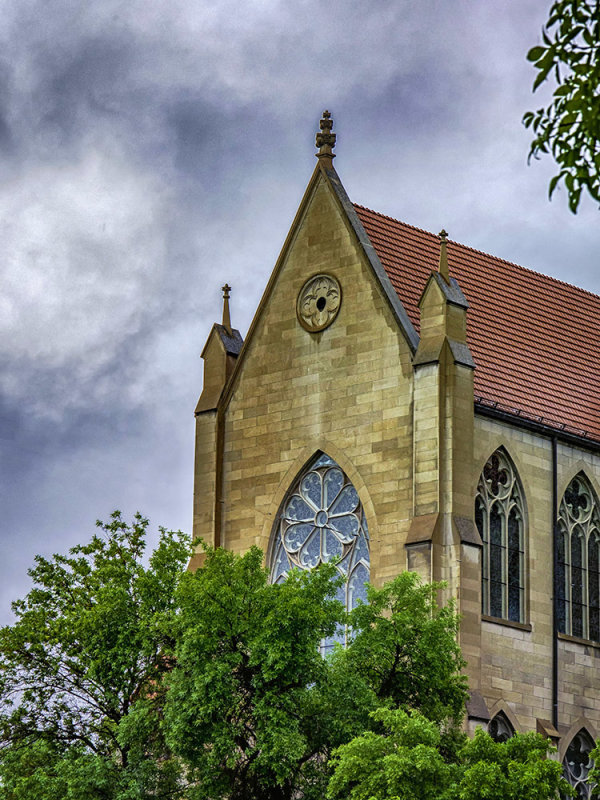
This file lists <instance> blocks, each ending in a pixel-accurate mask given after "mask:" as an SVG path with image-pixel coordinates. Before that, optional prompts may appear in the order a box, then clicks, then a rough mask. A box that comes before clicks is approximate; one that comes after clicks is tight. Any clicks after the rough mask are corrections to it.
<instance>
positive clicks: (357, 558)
mask: <svg viewBox="0 0 600 800" xmlns="http://www.w3.org/2000/svg"><path fill="white" fill-rule="evenodd" d="M271 553H272V556H271V581H272V582H273V583H279V582H281V581H284V580H285V579H286V577H287V574H288V571H289V570H290V569H291V568H292V567H299V568H300V569H313V568H314V567H316V566H317V565H318V564H320V563H322V562H327V561H331V560H332V559H336V560H337V564H336V567H337V570H338V572H339V573H340V575H342V576H343V577H344V583H343V584H342V586H341V587H340V588H339V589H338V599H339V600H341V601H342V602H343V603H344V605H345V607H346V608H347V609H348V610H350V609H352V608H354V607H355V606H356V605H357V603H358V601H359V600H362V601H363V602H366V599H367V595H366V584H367V583H368V581H369V569H370V559H369V531H368V528H367V520H366V518H365V514H364V511H363V508H362V505H361V503H360V499H359V497H358V492H357V491H356V489H355V488H354V486H353V485H352V483H351V482H350V481H349V480H348V478H347V476H346V475H345V473H344V472H343V470H342V469H340V467H339V466H338V464H336V462H335V461H334V460H333V459H331V458H330V457H329V456H327V455H325V454H324V453H323V454H321V455H319V456H318V457H316V458H315V459H314V461H313V462H312V463H311V464H310V465H309V466H308V467H307V468H306V469H305V470H304V471H303V472H302V474H301V475H300V476H299V477H298V478H297V479H296V481H295V482H294V484H293V485H292V488H291V489H290V491H289V492H288V494H287V497H286V499H285V500H284V502H283V505H282V507H281V510H280V512H279V515H278V517H277V520H276V523H275V529H274V541H273V544H272V548H271ZM346 638H347V631H339V632H338V634H337V635H336V636H335V637H333V638H332V639H331V640H330V641H329V640H327V641H325V642H324V643H323V649H324V650H325V651H326V650H329V649H330V648H331V647H333V642H334V641H336V640H337V641H341V642H342V643H343V644H345V643H346Z"/></svg>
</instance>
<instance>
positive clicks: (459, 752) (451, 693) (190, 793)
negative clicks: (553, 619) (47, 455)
mask: <svg viewBox="0 0 600 800" xmlns="http://www.w3.org/2000/svg"><path fill="white" fill-rule="evenodd" d="M101 528H102V531H101V534H100V535H97V536H94V537H93V539H92V540H91V542H90V543H89V544H87V545H84V546H81V547H76V548H73V549H72V550H71V551H70V552H69V554H68V555H67V556H59V555H56V556H54V557H53V558H52V559H44V558H38V559H37V560H36V565H35V567H34V568H33V569H32V570H31V573H30V574H31V577H32V579H33V582H34V588H33V589H32V590H31V591H30V592H29V594H28V595H27V596H26V597H25V599H24V600H21V601H18V602H17V603H15V604H14V606H13V607H14V611H15V616H16V621H15V623H14V624H13V625H12V626H7V627H5V628H3V629H2V630H0V690H1V693H2V700H1V704H0V732H1V741H0V800H25V798H27V800H29V798H31V797H35V798H36V800H59V799H60V800H63V799H64V800H151V798H156V799H158V798H165V800H166V798H169V799H170V800H299V798H302V800H317V799H318V800H322V798H324V797H326V795H327V792H328V786H329V796H330V797H331V798H337V797H342V796H344V797H346V796H347V797H349V798H354V800H363V798H364V799H365V800H366V799H367V798H369V800H371V799H372V798H374V799H375V800H400V799H401V798H404V797H411V798H417V799H418V798H419V797H428V798H429V797H430V798H432V800H435V798H438V797H439V798H440V800H441V798H443V800H459V798H460V799H461V800H476V798H480V797H481V798H484V797H488V796H489V797H492V796H493V797H496V796H497V797H500V798H512V797H517V796H518V797H519V798H521V800H522V798H525V800H545V799H546V798H547V797H550V796H552V795H551V794H548V793H546V794H544V792H545V791H546V789H545V788H544V787H550V788H548V792H549V791H550V789H551V788H552V787H555V786H556V785H557V784H556V780H557V778H556V775H557V774H558V773H557V770H558V772H560V766H559V765H557V764H556V763H555V762H546V761H545V760H544V757H545V754H546V752H547V745H546V743H545V742H543V740H541V739H539V738H535V737H534V738H530V739H527V738H526V737H525V738H522V737H521V738H519V737H517V738H516V739H515V740H514V742H513V743H512V744H511V745H510V747H509V746H507V747H504V748H502V747H500V746H497V745H495V744H494V743H493V742H491V740H490V739H489V737H487V738H481V736H477V737H476V738H475V739H474V740H473V742H469V741H468V740H466V738H465V737H464V735H463V734H462V733H461V732H460V724H459V723H460V721H461V718H462V715H463V713H464V702H465V698H466V682H465V678H464V677H463V676H462V675H461V669H462V667H463V660H462V657H461V654H460V650H459V648H458V645H457V631H458V617H457V614H456V612H455V609H454V606H453V605H452V604H450V605H448V606H446V607H439V606H438V604H437V602H436V596H437V593H438V591H439V588H440V587H439V586H436V585H433V586H428V585H424V584H422V583H421V582H420V581H419V579H418V578H417V576H416V575H414V574H412V573H405V574H402V575H399V576H398V577H397V578H396V579H395V580H393V581H391V582H390V583H389V584H387V585H385V586H384V587H382V588H380V589H375V588H373V587H369V589H368V601H369V602H368V604H366V605H359V607H358V608H356V609H354V610H353V611H352V612H351V613H350V614H347V613H346V612H345V610H344V608H343V607H342V605H341V603H340V602H339V601H338V600H337V599H336V592H337V587H338V583H339V578H336V576H337V575H338V573H337V571H336V569H335V566H333V565H331V564H329V565H328V564H323V565H321V566H320V567H319V568H317V569H315V570H313V571H310V572H306V571H295V570H292V572H291V573H290V575H289V577H288V578H287V580H286V581H285V582H284V583H282V584H279V585H273V584H270V583H269V579H268V573H267V571H266V570H265V568H264V567H263V554H262V553H261V551H260V550H258V549H257V548H251V549H250V550H249V551H248V552H247V553H246V554H244V555H234V554H233V553H231V552H227V551H224V550H213V549H211V548H206V553H205V561H204V564H203V566H202V567H201V568H200V569H198V570H197V571H196V572H195V573H191V572H185V571H184V566H185V563H186V561H187V559H188V556H189V554H190V542H189V539H188V538H187V537H185V536H184V535H183V534H175V533H169V532H166V531H162V533H161V538H160V542H159V545H158V547H157V549H156V550H155V551H154V553H153V554H152V555H151V556H150V558H149V560H148V564H147V565H146V566H145V565H144V558H143V556H144V546H145V533H146V528H147V521H146V520H144V519H143V518H142V517H140V516H137V517H136V518H135V519H134V521H133V524H131V525H129V524H127V523H126V522H124V521H123V519H122V518H121V516H120V515H119V514H118V513H115V514H114V515H113V517H112V520H111V521H110V523H109V524H108V525H102V526H101ZM342 633H344V634H345V636H347V638H348V640H349V644H348V646H347V647H346V649H344V648H342V647H341V646H337V647H336V648H335V649H334V651H333V652H332V653H331V654H329V655H328V656H327V657H326V658H323V657H322V656H321V654H320V645H321V644H322V642H323V641H324V640H326V639H330V638H331V637H332V636H338V638H341V637H340V634H342ZM511 741H512V740H511ZM498 748H500V749H498ZM523 765H525V766H523ZM334 768H335V771H334ZM519 770H520V772H519ZM553 781H554V783H553ZM517 782H520V785H521V787H522V789H523V794H519V795H516V794H511V793H510V792H513V790H514V787H515V786H516V785H517ZM492 785H493V786H495V787H496V788H498V787H501V792H502V793H501V794H497V795H496V794H489V793H488V794H485V792H487V791H488V789H487V788H485V787H491V786H492ZM457 787H458V789H457ZM481 787H484V788H483V789H482V788H481ZM459 789H460V792H459V793H458V794H457V793H456V792H457V791H459ZM478 791H479V792H480V793H479V794H477V792H478ZM490 791H491V789H490ZM443 792H446V794H444V793H443ZM452 792H454V794H453V793H452ZM481 792H483V793H481ZM536 792H537V793H536Z"/></svg>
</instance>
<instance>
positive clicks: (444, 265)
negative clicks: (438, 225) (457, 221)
mask: <svg viewBox="0 0 600 800" xmlns="http://www.w3.org/2000/svg"><path fill="white" fill-rule="evenodd" d="M438 236H439V237H440V275H441V276H442V278H443V279H444V280H445V281H446V283H448V284H449V283H450V270H449V269H448V253H447V252H446V239H447V238H448V234H447V233H446V231H445V230H444V229H443V228H442V230H441V231H440V232H439V234H438Z"/></svg>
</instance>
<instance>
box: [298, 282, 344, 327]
mask: <svg viewBox="0 0 600 800" xmlns="http://www.w3.org/2000/svg"><path fill="white" fill-rule="evenodd" d="M341 302H342V290H341V289H340V285H339V283H338V282H337V281H336V279H335V278H333V277H332V276H331V275H315V276H313V277H312V278H310V279H309V280H307V281H306V283H305V284H304V286H303V287H302V289H301V290H300V294H299V295H298V302H297V304H296V312H297V314H298V320H299V321H300V324H301V325H302V327H303V328H306V330H307V331H310V332H311V333H316V332H317V331H322V330H323V329H324V328H326V327H327V326H328V325H331V323H332V322H333V320H334V319H335V318H336V316H337V313H338V311H339V310H340V305H341Z"/></svg>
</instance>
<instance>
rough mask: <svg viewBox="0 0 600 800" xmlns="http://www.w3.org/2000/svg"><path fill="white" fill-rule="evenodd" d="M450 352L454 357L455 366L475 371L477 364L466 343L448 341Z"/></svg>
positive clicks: (453, 340)
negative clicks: (458, 365)
mask: <svg viewBox="0 0 600 800" xmlns="http://www.w3.org/2000/svg"><path fill="white" fill-rule="evenodd" d="M448 344H449V345H450V352H451V353H452V355H453V357H454V363H455V364H462V366H463V367H470V368H471V369H475V362H474V361H473V356H472V355H471V351H470V350H469V345H468V344H465V343H464V342H457V341H456V340H455V339H448Z"/></svg>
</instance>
